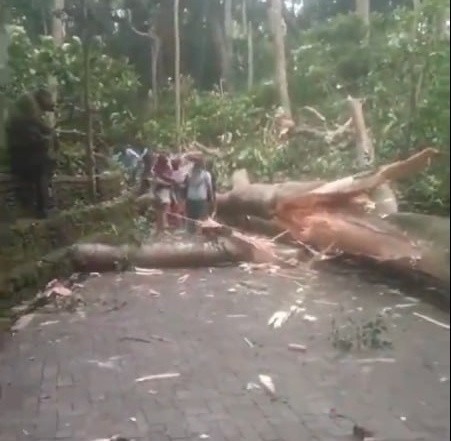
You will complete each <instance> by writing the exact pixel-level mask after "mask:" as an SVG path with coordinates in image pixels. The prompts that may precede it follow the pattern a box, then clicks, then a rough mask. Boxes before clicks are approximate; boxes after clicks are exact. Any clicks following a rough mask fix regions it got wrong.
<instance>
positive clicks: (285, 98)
mask: <svg viewBox="0 0 451 441" xmlns="http://www.w3.org/2000/svg"><path fill="white" fill-rule="evenodd" d="M268 19H269V27H270V29H271V34H272V40H273V47H274V64H275V75H274V81H275V83H276V86H277V89H278V92H279V99H280V104H281V106H282V107H283V109H284V111H285V113H286V114H287V116H288V117H290V118H291V104H290V97H289V94H288V81H287V70H286V58H285V43H284V31H283V23H284V21H283V16H282V0H270V3H269V8H268Z"/></svg>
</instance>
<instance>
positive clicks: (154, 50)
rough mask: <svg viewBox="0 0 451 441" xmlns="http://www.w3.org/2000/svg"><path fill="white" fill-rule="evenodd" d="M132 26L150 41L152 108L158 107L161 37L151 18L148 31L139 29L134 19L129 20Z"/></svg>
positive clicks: (137, 32) (137, 33)
mask: <svg viewBox="0 0 451 441" xmlns="http://www.w3.org/2000/svg"><path fill="white" fill-rule="evenodd" d="M129 24H130V28H131V30H132V31H133V33H135V34H136V35H139V36H140V37H144V38H146V39H148V40H149V41H150V63H151V79H150V81H151V85H152V86H151V87H152V108H153V110H157V109H158V96H159V90H158V64H159V61H160V51H161V38H160V37H159V36H158V35H157V33H156V32H155V31H154V29H153V25H152V22H151V20H149V28H148V29H147V32H141V31H138V29H136V28H135V27H134V26H133V25H132V21H131V20H130V22H129Z"/></svg>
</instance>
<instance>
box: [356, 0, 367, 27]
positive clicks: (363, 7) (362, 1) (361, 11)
mask: <svg viewBox="0 0 451 441" xmlns="http://www.w3.org/2000/svg"><path fill="white" fill-rule="evenodd" d="M355 13H356V15H357V16H358V17H359V18H360V19H361V20H362V21H363V23H365V25H366V26H369V25H370V0H355Z"/></svg>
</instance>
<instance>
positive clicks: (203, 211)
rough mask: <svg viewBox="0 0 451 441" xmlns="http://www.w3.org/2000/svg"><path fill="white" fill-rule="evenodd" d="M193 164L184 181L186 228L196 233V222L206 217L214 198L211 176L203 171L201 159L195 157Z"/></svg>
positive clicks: (203, 165) (203, 164) (203, 166)
mask: <svg viewBox="0 0 451 441" xmlns="http://www.w3.org/2000/svg"><path fill="white" fill-rule="evenodd" d="M193 162H194V165H193V168H192V169H191V171H190V172H189V173H188V175H187V176H186V179H185V186H186V202H185V204H186V216H187V218H188V222H187V227H188V231H189V232H191V233H194V232H195V231H196V227H197V221H200V220H203V219H206V218H207V217H208V214H209V211H210V206H211V204H212V202H213V201H214V197H215V196H214V192H213V186H212V180H211V175H210V173H209V172H208V171H207V170H206V169H205V163H204V160H203V158H201V157H196V158H194V159H193Z"/></svg>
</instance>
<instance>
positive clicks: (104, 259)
mask: <svg viewBox="0 0 451 441" xmlns="http://www.w3.org/2000/svg"><path fill="white" fill-rule="evenodd" d="M258 242H260V244H259V243H258ZM297 255H298V250H297V249H294V248H287V247H277V248H276V247H275V246H274V247H273V246H270V247H269V246H268V244H267V243H265V242H262V239H259V240H258V241H257V240H256V239H252V238H248V237H246V236H243V235H240V234H239V233H237V232H234V233H233V234H232V235H227V237H224V236H222V235H221V237H219V238H218V237H217V238H216V240H214V241H208V242H177V243H155V244H152V245H142V246H140V247H136V246H130V245H123V246H110V245H103V244H89V243H86V244H77V245H74V246H73V247H72V248H71V249H70V250H69V254H68V256H69V259H70V261H71V264H72V266H73V268H74V270H75V271H79V272H99V273H102V272H110V271H117V270H125V269H130V268H133V267H140V268H201V267H214V266H223V265H227V264H232V263H238V262H243V261H252V262H264V263H266V262H269V261H274V262H278V263H284V262H286V261H288V260H289V259H291V258H296V257H297Z"/></svg>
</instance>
